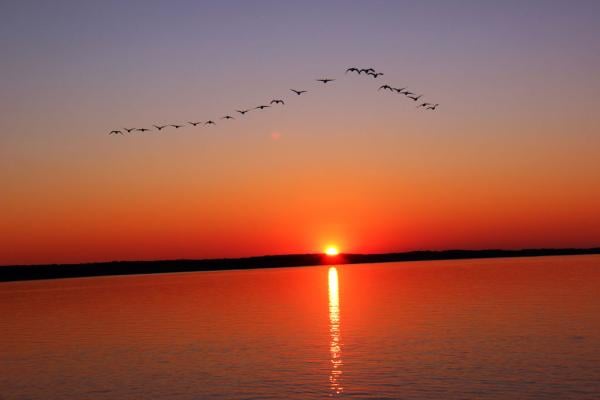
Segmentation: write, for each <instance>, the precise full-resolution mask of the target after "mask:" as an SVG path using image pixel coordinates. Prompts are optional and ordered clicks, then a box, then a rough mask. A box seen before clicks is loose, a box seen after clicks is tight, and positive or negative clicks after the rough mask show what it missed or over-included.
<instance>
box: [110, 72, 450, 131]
mask: <svg viewBox="0 0 600 400" xmlns="http://www.w3.org/2000/svg"><path fill="white" fill-rule="evenodd" d="M349 72H350V73H353V74H356V75H359V76H360V75H364V76H365V77H371V78H373V79H377V78H379V77H380V76H383V75H384V73H383V72H377V71H375V69H374V68H358V67H350V68H348V69H346V74H348V73H349ZM335 80H336V79H335V78H320V79H315V81H317V82H320V84H322V85H324V86H329V85H330V84H331V82H335ZM377 90H378V91H384V92H385V91H389V92H391V93H394V94H401V95H404V96H405V97H406V98H407V99H408V100H412V101H414V102H415V103H418V102H419V100H420V99H421V98H422V97H423V95H422V94H419V95H417V94H416V92H413V91H411V90H408V88H407V87H402V88H396V87H393V86H390V85H388V84H385V85H381V86H379V88H378V89H377ZM290 91H291V92H293V93H294V94H295V95H297V96H301V95H303V94H304V93H307V92H308V90H304V89H302V90H297V89H290ZM283 105H285V101H284V100H283V99H273V100H271V101H270V102H269V104H268V105H266V104H262V105H259V106H256V107H252V108H248V109H240V110H238V109H236V110H235V112H237V113H238V114H239V116H240V117H243V116H245V115H246V114H247V113H249V112H251V111H254V110H260V111H262V110H264V109H266V108H270V107H277V106H283ZM438 106H439V104H438V103H429V102H422V103H418V104H417V106H416V108H418V109H423V110H429V111H435V110H436V109H437V107H438ZM234 115H235V114H234ZM219 119H220V120H225V121H229V120H235V119H236V118H235V117H233V116H231V115H229V114H227V115H224V116H222V117H221V118H219ZM187 124H188V125H185V124H182V123H179V124H165V125H156V124H153V125H152V126H153V127H154V128H155V129H156V131H158V132H160V131H162V130H163V129H180V128H184V127H186V126H191V127H201V126H206V127H209V126H210V125H216V124H217V123H216V122H215V121H214V120H212V119H210V120H207V121H197V122H193V121H188V122H187ZM123 131H125V132H126V133H131V132H141V133H144V132H152V131H153V129H149V128H123V129H122V130H120V129H115V130H112V131H110V132H108V134H109V135H124V133H123Z"/></svg>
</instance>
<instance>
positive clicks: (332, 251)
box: [325, 246, 340, 256]
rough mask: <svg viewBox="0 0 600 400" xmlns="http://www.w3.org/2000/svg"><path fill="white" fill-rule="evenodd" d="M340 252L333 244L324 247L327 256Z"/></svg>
mask: <svg viewBox="0 0 600 400" xmlns="http://www.w3.org/2000/svg"><path fill="white" fill-rule="evenodd" d="M339 253H340V252H339V251H338V249H337V247H335V246H328V247H327V248H326V249H325V254H327V255H328V256H337V255H338V254H339Z"/></svg>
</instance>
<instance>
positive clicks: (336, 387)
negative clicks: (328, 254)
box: [329, 267, 344, 395]
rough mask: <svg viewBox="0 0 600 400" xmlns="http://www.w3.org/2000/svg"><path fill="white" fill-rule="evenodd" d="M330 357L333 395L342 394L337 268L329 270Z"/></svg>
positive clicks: (330, 380) (330, 384)
mask: <svg viewBox="0 0 600 400" xmlns="http://www.w3.org/2000/svg"><path fill="white" fill-rule="evenodd" d="M329 355H330V359H331V372H330V373H329V387H330V389H331V394H332V395H336V394H340V393H342V392H343V391H344V388H343V387H342V383H341V376H342V365H343V362H342V348H341V343H340V296H339V286H338V272H337V269H336V268H335V267H330V268H329Z"/></svg>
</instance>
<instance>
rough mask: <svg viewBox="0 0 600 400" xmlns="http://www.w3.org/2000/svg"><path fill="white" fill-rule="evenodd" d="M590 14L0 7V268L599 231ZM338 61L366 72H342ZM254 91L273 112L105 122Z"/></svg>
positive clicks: (299, 7) (598, 34)
mask: <svg viewBox="0 0 600 400" xmlns="http://www.w3.org/2000/svg"><path fill="white" fill-rule="evenodd" d="M598 15H600V2H596V1H588V2H586V1H564V2H555V1H539V2H535V1H531V2H521V1H504V2H485V1H472V2H466V1H461V2H458V1H454V2H449V1H440V2H428V1H419V2H413V1H410V2H408V1H406V2H400V1H389V2H388V1H369V2H365V1H357V2H349V1H339V2H334V1H330V2H320V1H315V2H308V1H302V2H281V1H279V2H277V1H273V2H246V1H239V2H227V1H219V2H196V1H163V2H150V1H139V2H135V1H129V2H120V1H113V2H108V1H107V2H83V1H70V2H69V1H63V2H43V1H40V2H31V1H19V2H17V1H14V2H4V3H3V4H2V5H1V6H0V53H1V54H2V57H1V58H0V105H1V107H0V182H1V184H2V186H1V189H0V190H1V192H0V264H27V263H50V262H81V261H100V260H114V259H165V258H203V257H223V256H226V257H236V256H244V255H259V254H273V253H303V252H316V251H322V250H323V248H324V246H325V245H327V244H335V245H337V246H338V247H339V249H340V251H343V252H387V251H404V250H414V249H446V248H490V247H493V248H499V247H501V248H519V247H539V246H544V247H563V246H577V247H579V246H596V245H599V244H600V206H599V205H600V113H599V111H598V104H600V72H599V71H600V47H599V45H598V43H599V40H600V24H598ZM355 65H356V66H364V67H374V68H376V69H377V70H380V71H382V72H384V73H385V75H384V76H383V77H380V78H379V79H377V80H374V79H370V78H365V77H360V78H359V77H356V76H351V75H344V70H345V69H346V68H347V67H350V66H355ZM321 77H333V78H337V79H338V80H337V81H335V82H333V83H332V84H331V86H327V87H323V86H322V84H319V83H318V82H314V79H316V78H321ZM383 83H389V84H391V85H393V86H398V87H401V86H408V87H409V88H410V89H415V91H417V92H418V93H423V94H425V96H424V100H425V101H428V100H432V101H433V102H439V103H440V104H441V105H440V107H439V109H438V110H437V112H434V113H432V112H422V111H419V110H416V109H415V106H414V103H413V102H410V101H408V100H405V99H404V98H402V96H398V95H393V94H390V93H382V92H378V91H377V90H376V88H377V86H378V85H380V84H383ZM289 88H296V89H307V90H309V93H307V94H306V95H303V96H300V97H297V96H294V97H292V96H291V95H293V94H291V92H289V90H288V89H289ZM272 98H283V99H285V100H286V101H288V104H286V106H284V107H279V108H276V109H268V110H265V111H262V112H256V113H252V114H248V116H247V117H246V118H243V120H241V119H237V120H236V121H232V122H227V123H225V122H223V123H221V121H218V122H219V124H218V125H217V126H216V127H211V128H196V129H193V128H187V129H185V130H183V129H181V130H179V131H177V132H175V131H169V132H167V133H161V134H156V133H153V134H137V135H130V136H126V137H114V136H108V135H107V132H108V131H110V130H112V129H115V128H122V127H134V126H137V127H141V126H145V127H149V126H150V125H151V124H152V123H175V122H185V121H189V120H207V119H218V118H219V117H221V116H223V115H225V114H227V113H232V112H233V110H234V109H235V108H241V107H245V108H247V107H252V106H256V105H259V104H264V103H265V102H267V101H269V100H271V99H272ZM274 138H276V139H274Z"/></svg>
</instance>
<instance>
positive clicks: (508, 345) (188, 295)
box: [0, 256, 600, 400]
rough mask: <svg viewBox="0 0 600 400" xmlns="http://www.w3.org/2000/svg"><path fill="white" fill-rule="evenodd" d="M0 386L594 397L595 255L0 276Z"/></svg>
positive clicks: (598, 342) (33, 393) (58, 394)
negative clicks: (29, 278) (25, 278)
mask: <svg viewBox="0 0 600 400" xmlns="http://www.w3.org/2000/svg"><path fill="white" fill-rule="evenodd" d="M0 339H1V341H0V399H4V400H6V399H159V398H162V399H285V398H291V399H324V398H328V397H340V398H349V399H436V400H439V399H594V400H596V399H600V256H572V257H543V258H517V259H492V260H463V261H441V262H440V261H434V262H413V263H387V264H364V265H341V266H337V267H332V268H330V267H325V266H323V267H306V268H285V269H275V270H253V271H227V272H199V273H183V274H165V275H140V276H123V277H101V278H85V279H65V280H55V281H34V282H15V283H2V284H0Z"/></svg>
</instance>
